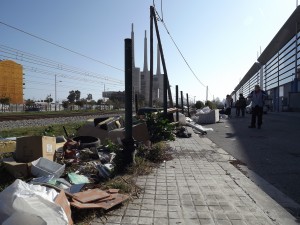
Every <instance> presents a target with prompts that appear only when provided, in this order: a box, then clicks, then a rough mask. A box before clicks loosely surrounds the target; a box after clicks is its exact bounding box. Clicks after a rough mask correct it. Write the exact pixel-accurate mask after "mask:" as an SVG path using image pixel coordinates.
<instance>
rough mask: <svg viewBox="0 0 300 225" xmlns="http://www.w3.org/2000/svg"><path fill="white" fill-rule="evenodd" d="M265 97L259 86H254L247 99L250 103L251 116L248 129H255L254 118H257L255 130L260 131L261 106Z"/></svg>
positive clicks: (265, 94)
mask: <svg viewBox="0 0 300 225" xmlns="http://www.w3.org/2000/svg"><path fill="white" fill-rule="evenodd" d="M266 97H267V93H266V92H265V91H263V90H261V89H260V87H259V85H255V88H254V91H252V92H251V93H250V94H249V95H248V97H247V98H249V99H251V101H252V104H251V106H252V116H251V124H250V126H249V128H255V127H256V125H255V124H256V117H257V128H258V129H260V128H261V125H262V116H263V106H264V99H265V98H266Z"/></svg>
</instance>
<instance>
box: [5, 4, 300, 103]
mask: <svg viewBox="0 0 300 225" xmlns="http://www.w3.org/2000/svg"><path fill="white" fill-rule="evenodd" d="M154 3H155V7H156V10H157V12H158V14H159V16H160V17H161V18H162V19H163V21H164V22H165V24H166V26H167V28H168V30H169V33H170V35H171V36H172V38H173V40H174V41H175V43H176V44H177V46H178V47H179V49H180V51H181V53H182V55H183V56H184V58H185V60H186V61H187V62H188V64H189V66H190V68H191V69H192V71H193V72H192V71H191V70H190V68H189V67H188V66H187V64H186V62H185V61H184V60H183V58H182V56H181V55H180V53H179V52H178V50H177V49H176V47H175V45H174V43H173V42H172V40H171V38H170V36H169V34H168V33H167V32H166V30H165V28H164V26H163V24H162V23H161V22H160V21H159V22H158V26H159V31H160V35H161V41H162V46H163V51H164V56H165V61H166V66H167V71H168V76H169V82H170V85H171V90H172V92H173V95H175V85H178V86H179V90H180V91H183V93H188V94H189V96H190V97H191V98H192V99H195V100H202V101H203V100H205V99H206V86H208V92H209V95H208V99H209V100H213V98H217V97H218V98H220V99H221V100H222V99H224V98H225V96H226V94H230V93H231V92H232V91H233V90H234V88H235V87H236V86H237V84H238V83H239V81H240V80H241V79H242V78H243V76H244V75H245V74H246V73H247V72H248V70H249V69H250V67H251V66H252V65H253V63H254V62H256V60H257V57H258V54H259V53H260V49H261V51H263V50H264V49H265V48H266V47H267V46H268V44H269V43H270V42H271V40H272V38H273V37H274V36H275V35H276V33H277V32H278V31H279V29H280V28H281V27H282V26H283V24H284V23H285V21H286V20H287V19H288V18H289V16H290V15H291V14H292V12H293V11H294V10H295V8H296V5H297V1H295V0H263V1H261V0H227V1H224V0H222V1H221V0H219V1H208V0H206V1H204V0H188V1H182V0H181V1H179V0H156V1H154ZM151 5H153V0H89V1H83V0H64V1H61V0H51V1H50V0H48V1H47V0H44V1H39V0H26V1H19V0H1V1H0V59H2V60H3V59H12V60H14V61H16V62H18V63H20V64H22V65H23V68H24V82H25V89H24V98H25V99H28V98H30V99H34V100H40V99H45V98H46V96H47V95H50V94H51V96H52V97H54V96H55V86H56V94H57V100H60V101H61V100H63V99H66V98H67V96H68V93H69V91H71V90H80V91H81V96H82V97H87V94H89V93H91V94H92V95H93V99H95V100H97V99H100V98H102V91H104V90H106V91H123V90H124V76H125V75H124V39H126V38H130V34H131V24H132V23H133V24H134V32H135V64H136V66H137V67H140V68H141V70H142V69H143V54H144V52H143V49H144V47H143V41H144V34H145V30H146V31H147V35H148V47H149V30H150V20H149V17H150V12H149V11H150V9H149V8H150V6H151ZM3 23H4V24H7V25H9V26H11V27H15V28H18V29H19V30H16V29H13V28H11V27H9V26H7V25H4V24H3ZM20 30H21V31H25V32H26V33H24V32H21V31H20ZM28 34H31V35H28ZM33 36H35V37H40V38H42V39H43V40H41V39H38V38H35V37H33ZM44 40H46V41H49V42H51V43H54V44H50V43H48V42H46V41H44ZM156 43H157V42H156V39H155V38H154V46H156ZM58 46H60V47H58ZM74 52H76V53H79V54H76V53H74ZM148 53H149V50H148ZM154 56H156V48H155V49H154ZM154 62H156V59H154ZM148 68H149V56H148ZM154 71H156V63H154ZM55 75H56V82H55ZM195 76H196V77H197V78H198V79H197V78H196V77H195ZM0 82H1V80H0Z"/></svg>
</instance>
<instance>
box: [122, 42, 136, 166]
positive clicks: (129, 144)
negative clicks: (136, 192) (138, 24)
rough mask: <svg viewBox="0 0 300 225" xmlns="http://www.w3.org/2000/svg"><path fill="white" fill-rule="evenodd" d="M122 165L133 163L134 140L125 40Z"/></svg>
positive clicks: (129, 51)
mask: <svg viewBox="0 0 300 225" xmlns="http://www.w3.org/2000/svg"><path fill="white" fill-rule="evenodd" d="M122 142H123V147H124V152H123V154H124V165H125V166H126V165H129V164H131V163H132V162H133V152H134V140H133V138H132V40H131V39H130V38H127V39H125V139H123V140H122Z"/></svg>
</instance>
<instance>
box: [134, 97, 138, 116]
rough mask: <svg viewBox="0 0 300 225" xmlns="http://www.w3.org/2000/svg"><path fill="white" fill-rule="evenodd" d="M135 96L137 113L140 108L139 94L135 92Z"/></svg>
mask: <svg viewBox="0 0 300 225" xmlns="http://www.w3.org/2000/svg"><path fill="white" fill-rule="evenodd" d="M134 98H135V99H134V101H135V113H136V114H137V113H138V110H139V103H138V95H137V94H135V96H134Z"/></svg>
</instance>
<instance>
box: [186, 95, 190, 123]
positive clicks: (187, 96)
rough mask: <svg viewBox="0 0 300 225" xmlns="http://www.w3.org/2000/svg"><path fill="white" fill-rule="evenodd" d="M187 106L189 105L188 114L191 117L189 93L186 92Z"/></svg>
mask: <svg viewBox="0 0 300 225" xmlns="http://www.w3.org/2000/svg"><path fill="white" fill-rule="evenodd" d="M186 106H187V110H188V111H187V113H188V114H187V115H188V117H190V116H191V115H190V103H189V94H188V93H187V94H186Z"/></svg>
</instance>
